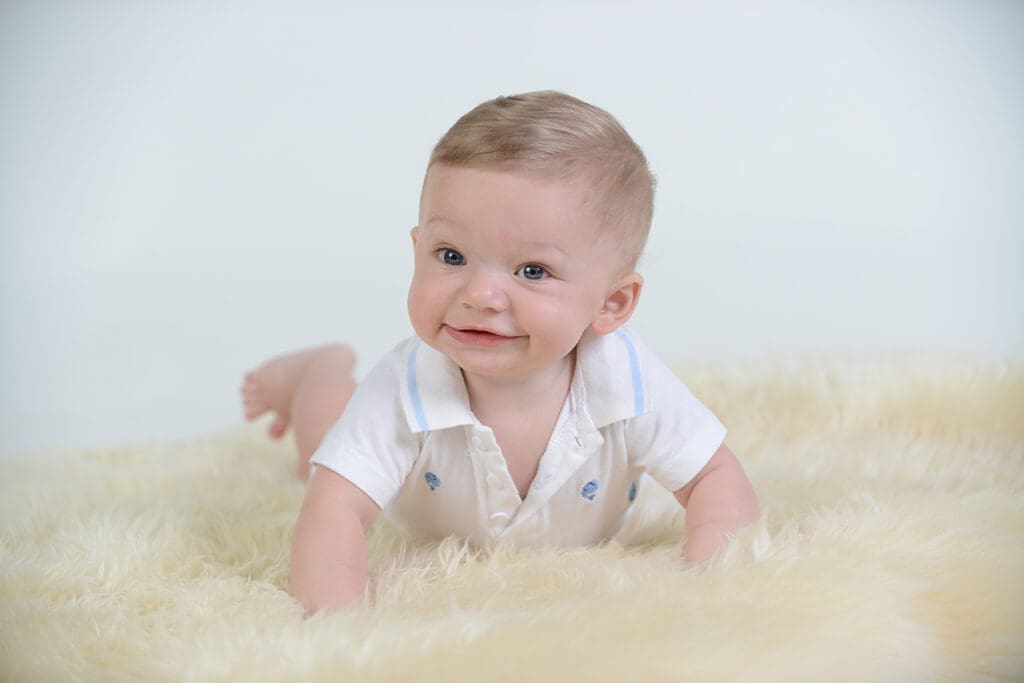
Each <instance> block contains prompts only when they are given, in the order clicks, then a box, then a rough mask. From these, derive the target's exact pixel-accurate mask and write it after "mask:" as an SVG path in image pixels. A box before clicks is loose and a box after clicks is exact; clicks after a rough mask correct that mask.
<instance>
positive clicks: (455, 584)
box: [0, 357, 1024, 681]
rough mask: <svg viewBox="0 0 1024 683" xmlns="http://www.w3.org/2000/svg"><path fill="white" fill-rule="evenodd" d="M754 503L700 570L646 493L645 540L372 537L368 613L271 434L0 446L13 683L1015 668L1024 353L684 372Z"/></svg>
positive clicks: (4, 630)
mask: <svg viewBox="0 0 1024 683" xmlns="http://www.w3.org/2000/svg"><path fill="white" fill-rule="evenodd" d="M681 374H682V375H683V376H684V378H685V379H686V381H687V383H688V384H689V385H690V386H691V388H692V389H693V390H694V391H695V392H696V393H697V394H698V395H699V396H700V397H702V399H703V400H704V401H705V402H706V403H707V404H708V405H709V406H711V408H712V409H713V410H715V411H716V413H717V414H718V415H719V416H720V417H721V418H722V419H723V421H725V423H726V424H727V425H729V426H730V427H731V432H730V435H729V437H728V443H729V444H730V446H731V447H732V448H733V450H734V451H736V453H738V454H739V455H740V457H741V458H742V460H743V462H744V464H745V466H746V468H747V471H748V473H749V475H750V477H751V479H752V481H753V483H754V486H755V488H756V489H757V492H758V495H759V496H760V499H761V505H762V511H763V518H762V521H761V523H760V524H758V525H757V526H756V527H755V528H752V529H749V530H747V531H745V532H743V533H742V534H741V535H740V536H738V537H737V538H736V540H735V541H734V543H733V544H732V545H731V546H730V548H729V549H728V551H727V552H726V553H725V554H724V555H723V556H721V557H720V558H719V559H718V560H717V561H716V562H714V563H713V564H712V565H711V566H709V567H707V568H704V569H696V568H692V567H684V566H682V565H681V564H680V563H679V562H678V560H677V556H678V554H679V547H680V544H681V543H682V540H683V539H682V524H681V514H680V512H679V511H678V509H677V506H675V502H674V501H673V500H672V499H671V498H670V497H669V496H667V495H666V494H663V493H661V492H659V491H656V490H654V489H653V488H648V490H647V491H645V492H644V495H643V496H642V498H639V499H638V503H639V504H640V505H641V507H640V508H638V510H639V511H640V512H642V514H641V515H639V517H640V518H642V519H638V520H637V521H638V522H642V524H639V525H638V526H637V528H636V529H635V538H636V539H637V540H636V543H635V544H631V545H628V546H625V547H624V546H621V545H618V544H615V543H613V544H607V545H605V546H602V547H598V548H589V549H578V550H573V551H568V552H555V551H535V550H534V551H525V550H517V549H515V548H511V547H498V548H497V549H495V550H493V551H491V552H480V553H474V552H471V551H470V550H467V549H466V548H464V547H463V546H462V545H461V544H460V543H459V542H458V541H457V540H454V539H449V540H446V541H444V542H442V543H440V544H432V545H412V544H409V543H406V542H405V541H403V540H402V539H401V538H400V537H399V536H398V535H396V534H395V532H394V531H393V530H391V529H389V528H387V527H386V526H382V525H381V526H378V527H377V528H375V529H374V531H373V532H372V537H371V573H372V575H373V577H374V583H373V593H374V595H375V601H376V606H374V607H365V608H360V609H356V610H353V611H349V612H347V613H342V614H336V615H331V616H322V615H318V616H316V617H314V618H312V619H309V620H305V621H304V620H303V619H302V618H301V610H300V609H299V607H298V605H297V604H296V603H295V602H294V601H293V600H292V599H291V598H290V597H289V595H288V592H287V586H288V553H289V542H290V535H291V528H292V524H293V523H294V521H295V517H296V513H297V511H298V508H299V505H300V502H301V500H302V495H303V487H302V486H301V485H300V484H298V483H295V482H292V481H291V480H290V479H289V477H290V473H291V467H292V460H291V458H292V452H291V449H290V447H289V446H288V445H287V444H284V445H279V444H272V443H270V442H268V441H267V440H266V439H265V438H264V436H263V435H262V432H261V431H260V430H259V429H258V428H255V427H254V428H244V429H239V430H236V431H233V432H231V433H228V434H225V435H220V436H213V437H203V438H198V439H195V440H193V441H191V442H188V443H177V444H167V445H162V444H153V445H148V446H139V447H135V448H125V449H117V450H105V451H91V452H85V453H63V454H35V455H33V456H32V457H26V458H22V459H17V460H14V461H6V462H3V463H2V465H0V466H2V468H3V472H2V477H0V480H2V483H0V529H2V536H0V537H2V546H0V679H3V680H10V681H64V680H88V681H120V680H125V681H128V680H131V681H161V680H168V681H177V680H190V681H207V680H245V681H285V680H300V679H301V680H307V681H328V680H329V681H336V680H363V681H402V680H424V681H483V680H516V681H537V680H544V681H576V680H580V681H582V680H588V681H590V680H599V681H622V680H629V681H672V680H686V681H748V680H761V681H933V680H947V681H990V680H993V681H994V680H999V681H1006V680H1018V681H1019V680H1024V546H1022V532H1024V506H1022V504H1021V499H1020V496H1021V493H1022V491H1024V367H1022V366H1021V365H1020V364H1017V363H996V362H984V363H982V362H979V361H977V360H965V359H950V358H920V357H916V358H914V359H910V358H886V359H878V358H874V359H864V358H859V359H851V358H845V359H837V358H831V359H811V358H802V359H799V360H791V361H786V360H773V361H771V362H767V363H766V362H761V363H746V362H744V363H738V362H730V363H717V364H712V365H703V366H700V367H684V368H682V372H681Z"/></svg>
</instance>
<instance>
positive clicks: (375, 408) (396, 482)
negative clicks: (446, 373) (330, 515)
mask: <svg viewBox="0 0 1024 683" xmlns="http://www.w3.org/2000/svg"><path fill="white" fill-rule="evenodd" d="M405 347H406V344H400V345H399V346H398V347H397V348H396V349H394V350H393V351H391V352H390V353H389V354H387V355H386V356H385V357H384V358H383V359H382V360H381V361H380V362H379V363H378V364H377V366H376V367H374V369H373V370H372V371H370V374H369V375H368V376H367V377H366V379H365V380H363V381H362V382H361V383H360V384H359V386H358V388H357V389H356V391H355V394H353V396H352V398H351V400H350V401H349V403H348V405H347V406H346V407H345V412H344V413H342V415H341V418H340V419H339V420H338V422H337V423H335V425H334V426H333V427H331V429H330V430H329V431H328V432H327V434H326V435H325V436H324V438H323V441H322V442H321V443H320V447H319V448H318V449H317V450H316V452H315V453H314V454H313V457H312V458H311V459H310V462H311V463H313V464H316V465H319V466H321V467H326V468H327V469H330V470H332V471H334V472H337V473H338V474H340V475H341V476H343V477H345V478H346V479H348V480H349V481H350V482H352V483H353V484H355V485H356V486H358V487H359V488H360V489H362V491H363V492H364V493H366V495H368V496H369V497H370V498H372V499H373V501H374V502H375V503H377V505H379V506H380V507H381V508H383V507H385V506H387V504H388V503H390V502H391V500H392V499H393V498H394V497H395V496H396V495H397V494H398V491H399V489H400V488H401V487H402V484H403V483H404V482H405V479H406V477H407V476H408V475H409V472H410V471H411V470H412V467H413V464H414V463H415V461H416V458H417V456H418V455H419V447H420V443H419V435H418V434H414V433H413V432H412V431H411V430H410V429H409V427H408V425H407V423H406V419H405V414H404V412H403V408H402V399H401V391H400V387H401V384H400V377H401V371H402V361H403V359H404V358H405V355H406V354H405V353H404V352H403V351H404V350H405Z"/></svg>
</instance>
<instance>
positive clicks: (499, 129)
mask: <svg viewBox="0 0 1024 683" xmlns="http://www.w3.org/2000/svg"><path fill="white" fill-rule="evenodd" d="M435 164H444V165H447V166H454V167H474V166H476V167H480V166H488V167H508V168H510V169H511V170H519V171H524V172H527V173H538V174H541V175H550V176H554V177H557V178H559V179H567V180H573V181H575V180H580V181H583V182H585V183H587V185H588V186H589V188H588V189H589V190H590V192H589V193H588V194H589V198H588V200H587V202H586V203H587V204H588V205H589V207H590V208H591V209H592V210H594V211H595V212H596V215H597V218H598V220H599V221H600V223H601V225H602V227H603V228H605V229H607V230H610V231H612V232H613V234H615V236H616V237H618V238H619V239H620V240H621V246H622V249H623V255H624V256H625V258H626V261H627V267H628V268H629V269H633V268H635V267H636V263H637V261H638V260H639V259H640V255H641V254H642V253H643V249H644V245H645V244H646V242H647V234H648V232H650V228H651V215H652V214H653V212H654V187H655V180H654V176H653V175H652V174H651V171H650V169H649V168H648V166H647V159H646V158H645V157H644V153H643V152H642V151H641V150H640V147H639V146H637V144H636V143H635V142H634V141H633V138H631V137H630V136H629V133H627V132H626V129H625V128H623V127H622V124H620V123H619V122H618V121H616V120H615V118H614V117H613V116H612V115H611V114H609V113H608V112H606V111H605V110H603V109H600V108H598V107H595V106H593V105H591V104H588V103H586V102H584V101H583V100H580V99H577V98H575V97H572V96H571V95H566V94H565V93H561V92H556V91H553V90H543V91H537V92H529V93H523V94H521V95H511V96H508V97H497V98H495V99H493V100H489V101H487V102H484V103H483V104H480V105H477V106H476V107H474V108H473V109H472V110H470V111H469V112H468V113H467V114H465V115H464V116H463V117H462V118H460V119H459V120H458V121H456V122H455V125H453V126H452V127H451V128H450V129H449V130H448V132H447V133H445V134H444V136H443V137H442V138H441V139H440V141H438V143H437V145H436V146H435V147H434V151H433V153H432V154H431V156H430V163H429V164H428V165H427V170H428V171H429V170H430V167H432V166H434V165H435Z"/></svg>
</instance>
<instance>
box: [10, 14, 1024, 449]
mask: <svg viewBox="0 0 1024 683" xmlns="http://www.w3.org/2000/svg"><path fill="white" fill-rule="evenodd" d="M509 4H510V3H503V4H502V5H495V6H494V7H493V8H490V7H488V4H487V3H477V2H448V3H443V4H442V5H441V6H439V7H434V8H423V7H422V6H421V4H420V3H417V2H413V1H412V0H403V1H399V0H395V1H392V2H383V3H327V2H284V1H282V2H277V3H267V2H262V3H261V2H251V1H248V2H209V3H206V2H202V3H200V2H155V1H144V0H124V1H122V2H111V1H107V2H103V1H94V2H72V1H67V2H4V3H2V4H0V117H2V118H0V121H2V124H0V159H2V163H0V231H2V232H0V234H2V238H0V240H2V241H0V291H2V294H0V297H2V298H0V305H2V315H3V318H2V319H3V334H2V342H0V359H2V360H0V363H2V367H0V370H2V374H0V376H2V378H3V379H2V384H0V386H2V389H0V392H2V393H0V400H2V411H0V434H2V437H0V452H3V453H11V452H16V451H23V450H26V449H32V448H39V447H51V446H70V447H80V446H95V445H114V444H120V443H131V442H145V441H148V440H166V439H172V438H178V437H183V436H189V435H198V434H203V433H207V432H210V431H216V430H220V429H223V428H225V427H229V426H231V425H233V424H235V423H236V422H237V420H238V419H239V418H238V408H237V398H236V394H235V390H236V387H237V385H238V380H239V377H240V375H241V373H242V371H243V370H244V369H245V368H247V367H248V366H250V365H252V364H254V363H256V362H258V361H259V360H260V359H261V358H263V357H264V356H266V355H268V354H271V353H275V352H279V351H282V350H285V349H289V348H293V347H296V346H302V345H307V344H311V343H315V342H322V341H325V340H331V339H337V338H343V339H348V340H350V341H351V342H352V343H353V344H354V345H355V347H356V349H357V350H358V352H359V353H360V355H361V358H362V363H361V365H360V373H365V372H366V370H367V368H368V366H369V365H371V364H372V363H373V362H374V361H375V360H376V359H377V358H378V357H379V356H380V355H381V354H383V353H384V351H385V350H386V349H388V348H390V346H391V345H393V344H394V343H395V342H396V341H397V340H398V339H399V338H401V337H402V336H404V335H406V334H407V333H408V332H409V325H408V322H407V320H406V315H405V303H404V301H405V290H406V286H407V281H408V277H409V273H410V252H409V238H408V230H409V228H410V227H411V226H412V225H413V223H414V222H415V219H416V203H417V195H418V190H419V185H420V181H421V176H422V172H423V166H424V163H425V161H426V159H427V156H428V154H429V150H430V148H431V146H432V144H433V143H434V141H435V140H436V139H437V137H438V136H439V135H440V134H441V133H442V132H443V131H444V130H445V129H446V128H447V126H448V125H450V124H451V123H452V122H453V121H454V119H455V118H457V116H459V115H460V114H462V113H463V112H464V111H465V110H467V109H468V108H470V107H471V106H473V105H474V104H476V103H477V102H479V101H481V100H483V99H488V98H490V97H493V96H495V95H498V94H510V93H515V92H519V91H524V90H533V89H538V88H557V89H562V90H566V91H568V92H571V93H573V94H576V95H578V96H580V97H583V98H585V99H587V100H590V101H592V102H593V103H595V104H598V105H600V106H603V107H605V108H607V109H609V110H610V111H611V112H613V113H614V114H615V115H617V116H618V117H619V118H620V119H621V120H622V121H623V123H624V124H625V125H626V126H627V128H628V129H629V130H630V131H631V132H632V133H633V135H634V136H635V138H636V139H637V140H638V141H639V143H640V144H641V146H642V147H643V148H644V149H645V150H646V151H647V153H648V156H649V158H650V161H651V164H652V166H653V168H654V170H655V171H656V173H657V175H658V177H659V181H660V193H659V195H658V201H657V210H656V215H655V223H654V231H653V236H652V238H651V243H650V251H649V254H648V256H647V258H646V261H645V262H644V265H643V272H644V273H645V275H646V276H647V283H648V286H647V289H646V290H645V293H644V298H643V302H642V304H641V310H640V312H639V314H638V316H637V318H636V319H635V320H636V322H635V324H636V327H637V328H639V330H640V332H641V333H642V334H643V335H644V336H645V338H646V339H647V340H648V342H649V343H650V345H651V346H652V347H654V348H655V350H656V351H658V352H660V353H661V354H662V355H663V356H665V357H666V358H667V359H669V360H672V359H679V358H693V357H697V358H701V357H708V356H721V355H736V354H740V355H746V356H751V355H753V356H758V355H765V354H778V353H804V352H836V351H844V352H845V351H854V352H879V351H881V352H889V351H908V350H909V351H922V352H925V351H954V352H966V353H970V354H976V355H999V356H1017V357H1020V356H1024V320H1022V315H1021V310H1022V307H1021V302H1020V300H1021V294H1022V293H1024V275H1022V270H1021V267H1020V263H1021V257H1022V255H1024V221H1022V211H1021V209H1022V199H1021V197H1022V192H1021V190H1022V187H1021V185H1022V181H1021V178H1022V177H1024V162H1022V159H1024V134H1022V125H1021V121H1024V106H1022V104H1024V98H1022V87H1024V50H1022V48H1021V45H1022V41H1021V36H1024V3H1020V2H975V1H969V0H963V1H961V2H948V1H947V2H938V1H936V2H923V1H922V2H826V3H821V2H806V3H779V2H764V3H762V2H749V3H745V2H726V3H665V4H660V3H652V2H630V3H591V2H567V1H565V0H562V1H558V0H555V1H554V2H543V3H542V2H531V3H526V4H523V3H517V4H516V6H515V7H514V8H512V7H509V6H507V5H509Z"/></svg>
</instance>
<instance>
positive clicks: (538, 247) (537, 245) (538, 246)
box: [523, 242, 569, 256]
mask: <svg viewBox="0 0 1024 683" xmlns="http://www.w3.org/2000/svg"><path fill="white" fill-rule="evenodd" d="M523 246H524V247H526V248H527V249H530V250H534V251H540V252H543V251H547V250H550V251H554V252H557V253H558V254H559V255H560V256H568V255H569V252H567V251H566V250H565V249H562V247H560V246H558V245H557V244H553V243H551V242H523Z"/></svg>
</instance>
